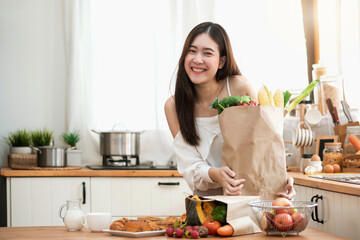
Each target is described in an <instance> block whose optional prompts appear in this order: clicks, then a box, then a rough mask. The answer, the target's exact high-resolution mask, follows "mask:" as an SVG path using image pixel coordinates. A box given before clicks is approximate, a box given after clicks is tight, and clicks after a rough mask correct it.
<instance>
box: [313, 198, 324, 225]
mask: <svg viewBox="0 0 360 240" xmlns="http://www.w3.org/2000/svg"><path fill="white" fill-rule="evenodd" d="M319 199H321V200H323V196H319V195H317V194H316V195H315V196H313V197H312V198H311V201H312V202H313V200H315V201H314V202H316V203H317V202H318V201H319ZM314 211H315V214H314ZM314 211H312V212H311V218H312V220H314V221H315V222H318V223H321V224H324V220H320V219H319V213H318V206H315V210H314Z"/></svg>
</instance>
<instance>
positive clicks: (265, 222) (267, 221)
mask: <svg viewBox="0 0 360 240" xmlns="http://www.w3.org/2000/svg"><path fill="white" fill-rule="evenodd" d="M275 215H276V214H275V211H274V210H271V211H269V212H264V213H263V215H262V217H261V222H260V223H261V227H262V230H263V231H270V230H272V229H274V217H275Z"/></svg>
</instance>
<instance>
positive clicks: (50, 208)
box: [0, 167, 360, 239]
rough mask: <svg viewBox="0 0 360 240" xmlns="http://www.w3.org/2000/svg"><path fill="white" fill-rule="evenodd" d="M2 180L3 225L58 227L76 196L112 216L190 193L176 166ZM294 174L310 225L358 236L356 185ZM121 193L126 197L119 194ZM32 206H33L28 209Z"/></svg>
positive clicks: (171, 208) (28, 173) (174, 201)
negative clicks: (310, 208) (310, 209)
mask: <svg viewBox="0 0 360 240" xmlns="http://www.w3.org/2000/svg"><path fill="white" fill-rule="evenodd" d="M0 174H1V175H2V176H3V177H6V183H7V226H9V227H18V226H19V227H21V226H49V225H51V226H61V225H63V223H62V222H61V221H60V220H59V218H58V217H57V210H58V208H59V206H60V205H61V204H63V203H65V201H66V200H69V199H76V198H80V199H82V200H83V202H85V204H83V205H82V210H83V211H84V212H85V213H87V212H111V214H112V216H113V218H114V219H117V218H121V217H138V216H144V215H146V216H151V215H152V216H160V217H162V216H180V215H181V214H183V213H184V212H185V209H184V207H185V206H184V193H191V190H190V189H189V187H188V186H187V184H186V182H185V180H184V179H183V178H182V176H181V175H180V174H179V173H178V172H177V171H176V170H91V169H89V168H87V167H83V168H81V169H79V170H13V169H10V168H2V169H1V171H0ZM288 175H289V176H292V177H293V178H294V187H295V189H296V192H297V194H296V199H295V200H300V201H317V202H318V204H319V208H318V213H319V214H318V218H317V220H316V221H315V220H314V221H310V222H309V227H311V228H315V229H317V230H321V231H325V232H329V233H333V234H336V235H339V236H344V237H348V238H351V239H358V238H357V236H360V222H359V221H357V218H358V216H357V214H358V212H359V210H360V185H357V184H350V183H342V182H335V181H330V180H324V179H318V178H312V177H309V176H307V175H304V174H302V173H300V172H288ZM124 196H125V197H124ZM32 209H37V210H36V211H33V210H32Z"/></svg>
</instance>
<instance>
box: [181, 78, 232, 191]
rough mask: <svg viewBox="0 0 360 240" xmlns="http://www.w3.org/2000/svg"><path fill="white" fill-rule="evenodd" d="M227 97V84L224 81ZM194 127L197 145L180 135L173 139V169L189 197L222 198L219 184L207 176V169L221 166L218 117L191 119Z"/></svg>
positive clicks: (220, 137) (220, 140) (221, 138)
mask: <svg viewBox="0 0 360 240" xmlns="http://www.w3.org/2000/svg"><path fill="white" fill-rule="evenodd" d="M227 89H228V93H229V96H231V94H230V89H229V81H228V79H227ZM195 127H196V130H197V132H198V134H199V137H200V143H199V146H197V147H194V146H191V145H190V144H188V143H186V142H185V140H184V138H183V136H182V134H181V132H178V134H177V135H176V137H175V139H174V152H175V156H176V162H177V169H178V171H179V173H180V174H181V175H183V177H184V178H185V180H186V182H187V183H188V185H189V187H190V189H191V190H192V191H193V194H197V195H200V196H206V195H222V194H223V192H222V188H221V185H220V183H215V182H214V181H213V180H212V179H211V178H210V176H209V169H210V168H211V167H216V168H219V167H221V166H222V151H221V149H222V143H223V141H224V140H223V137H222V135H221V131H220V126H219V120H218V116H213V117H200V118H196V120H195Z"/></svg>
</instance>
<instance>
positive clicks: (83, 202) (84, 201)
mask: <svg viewBox="0 0 360 240" xmlns="http://www.w3.org/2000/svg"><path fill="white" fill-rule="evenodd" d="M82 187H83V191H82V195H83V201H82V204H86V187H85V182H82Z"/></svg>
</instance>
